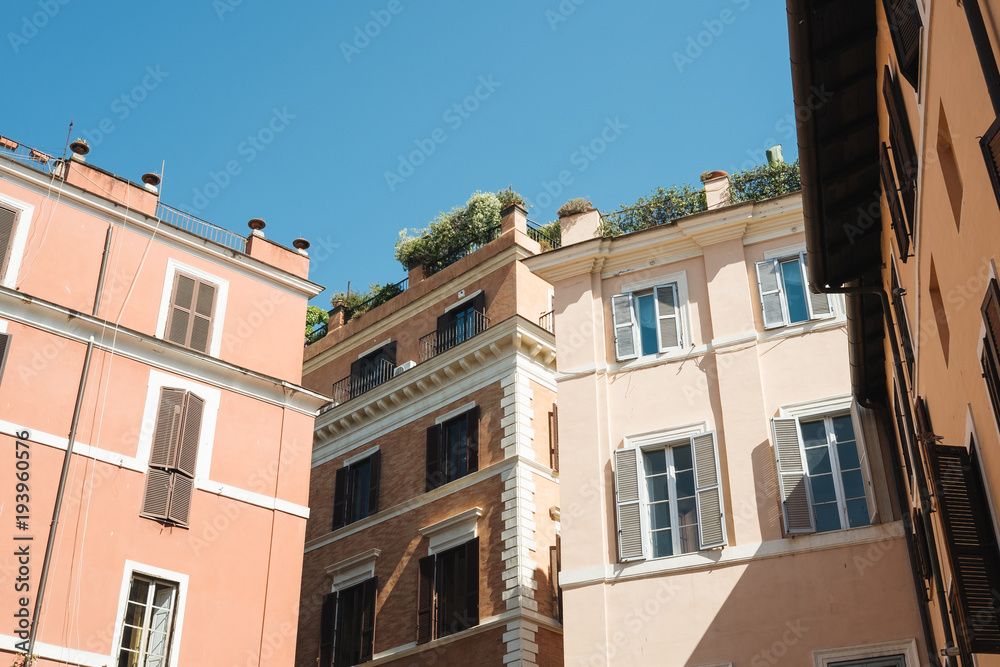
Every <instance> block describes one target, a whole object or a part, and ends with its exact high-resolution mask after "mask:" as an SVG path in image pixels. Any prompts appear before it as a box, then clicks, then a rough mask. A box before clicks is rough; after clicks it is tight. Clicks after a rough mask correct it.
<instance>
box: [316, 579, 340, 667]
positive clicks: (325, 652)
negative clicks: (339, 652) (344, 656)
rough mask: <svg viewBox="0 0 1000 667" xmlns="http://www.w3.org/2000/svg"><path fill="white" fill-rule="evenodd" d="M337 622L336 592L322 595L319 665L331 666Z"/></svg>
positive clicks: (321, 666) (323, 666)
mask: <svg viewBox="0 0 1000 667" xmlns="http://www.w3.org/2000/svg"><path fill="white" fill-rule="evenodd" d="M336 622H337V594H336V593H327V594H326V595H324V596H323V611H322V612H321V614H320V621H319V667H333V637H334V632H335V631H336V628H335V627H334V624H335V623H336Z"/></svg>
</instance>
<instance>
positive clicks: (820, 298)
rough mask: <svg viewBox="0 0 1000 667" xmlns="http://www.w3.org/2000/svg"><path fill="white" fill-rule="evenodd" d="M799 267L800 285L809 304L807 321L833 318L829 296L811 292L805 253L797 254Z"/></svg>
mask: <svg viewBox="0 0 1000 667" xmlns="http://www.w3.org/2000/svg"><path fill="white" fill-rule="evenodd" d="M799 267H800V268H801V269H802V285H803V287H805V290H806V299H807V303H808V304H809V319H810V320H821V319H825V318H827V317H833V315H834V313H833V306H831V305H830V295H829V294H819V293H817V292H813V291H812V287H811V285H812V283H810V282H809V264H808V257H807V254H806V253H804V252H803V253H799Z"/></svg>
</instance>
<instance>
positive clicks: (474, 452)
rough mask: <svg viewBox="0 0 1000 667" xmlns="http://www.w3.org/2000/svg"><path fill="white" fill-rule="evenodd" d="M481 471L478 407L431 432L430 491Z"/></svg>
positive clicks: (429, 459) (443, 423)
mask: <svg viewBox="0 0 1000 667" xmlns="http://www.w3.org/2000/svg"><path fill="white" fill-rule="evenodd" d="M478 469H479V408H478V407H474V408H472V409H471V410H469V411H467V412H464V413H463V414H460V415H458V416H457V417H453V418H450V419H448V420H447V421H444V422H442V423H440V424H436V425H434V426H432V427H430V428H429V429H427V485H426V490H427V491H430V490H432V489H436V488H438V487H439V486H441V485H442V484H447V483H448V482H453V481H455V480H456V479H461V478H462V477H465V476H466V475H468V474H469V473H470V472H475V471H476V470H478Z"/></svg>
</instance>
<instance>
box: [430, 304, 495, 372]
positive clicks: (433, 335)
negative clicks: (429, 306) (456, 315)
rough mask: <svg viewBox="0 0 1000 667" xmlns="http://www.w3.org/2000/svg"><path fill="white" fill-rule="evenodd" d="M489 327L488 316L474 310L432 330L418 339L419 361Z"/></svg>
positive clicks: (431, 357)
mask: <svg viewBox="0 0 1000 667" xmlns="http://www.w3.org/2000/svg"><path fill="white" fill-rule="evenodd" d="M489 328H490V318H488V317H486V315H484V314H483V313H481V312H479V311H477V310H474V311H472V313H470V314H469V316H468V317H466V318H464V319H462V320H459V321H458V322H455V323H453V324H452V325H450V326H448V327H447V328H444V329H438V330H437V331H432V332H430V333H429V334H427V335H426V336H423V337H422V338H421V339H420V361H422V362H423V361H427V360H428V359H433V358H434V357H436V356H437V355H439V354H441V353H442V352H444V351H445V350H450V349H451V348H453V347H455V346H456V345H458V344H459V343H461V342H464V341H466V340H468V339H470V338H472V337H473V336H478V335H479V334H481V333H483V332H484V331H486V330H487V329H489Z"/></svg>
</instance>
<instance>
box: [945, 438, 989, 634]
mask: <svg viewBox="0 0 1000 667" xmlns="http://www.w3.org/2000/svg"><path fill="white" fill-rule="evenodd" d="M974 451H975V445H973V452H974ZM930 459H931V463H932V465H933V466H934V477H935V486H936V490H937V496H938V501H939V505H940V509H941V520H942V521H941V522H942V524H943V525H944V529H945V535H946V537H947V539H946V544H947V547H948V557H949V560H950V561H951V569H952V572H953V573H954V576H955V581H956V583H957V589H958V601H959V607H960V612H961V613H960V621H961V624H960V625H961V630H962V634H964V636H965V638H966V639H967V640H968V644H969V646H970V648H971V649H972V652H973V653H996V652H998V651H1000V613H998V603H997V600H996V599H995V598H994V594H995V593H997V592H1000V554H998V551H997V539H996V534H995V533H994V531H993V525H992V521H991V519H990V514H989V509H988V507H987V504H986V498H985V494H984V493H983V489H982V481H981V478H980V472H979V465H978V461H977V460H976V457H975V454H974V453H973V456H972V457H970V456H969V453H968V452H966V451H965V448H964V447H949V446H943V445H933V446H931V447H930Z"/></svg>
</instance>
